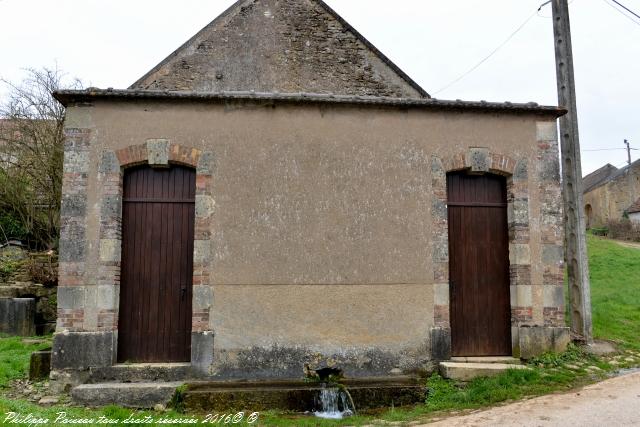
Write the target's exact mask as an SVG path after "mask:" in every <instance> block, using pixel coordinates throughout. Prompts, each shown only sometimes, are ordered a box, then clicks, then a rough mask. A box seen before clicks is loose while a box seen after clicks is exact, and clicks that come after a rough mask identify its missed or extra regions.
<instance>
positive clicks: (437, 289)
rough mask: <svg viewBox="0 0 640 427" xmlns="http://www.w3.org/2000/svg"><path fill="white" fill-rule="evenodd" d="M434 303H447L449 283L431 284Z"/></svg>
mask: <svg viewBox="0 0 640 427" xmlns="http://www.w3.org/2000/svg"><path fill="white" fill-rule="evenodd" d="M433 300H434V305H449V284H448V283H436V284H435V285H433Z"/></svg>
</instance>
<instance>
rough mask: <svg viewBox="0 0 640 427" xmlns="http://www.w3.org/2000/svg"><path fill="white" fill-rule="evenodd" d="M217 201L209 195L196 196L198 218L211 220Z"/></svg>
mask: <svg viewBox="0 0 640 427" xmlns="http://www.w3.org/2000/svg"><path fill="white" fill-rule="evenodd" d="M215 207H216V201H215V200H214V199H213V197H211V196H208V195H201V194H199V195H197V196H196V216H197V217H198V218H209V217H210V216H211V215H213V212H214V211H215Z"/></svg>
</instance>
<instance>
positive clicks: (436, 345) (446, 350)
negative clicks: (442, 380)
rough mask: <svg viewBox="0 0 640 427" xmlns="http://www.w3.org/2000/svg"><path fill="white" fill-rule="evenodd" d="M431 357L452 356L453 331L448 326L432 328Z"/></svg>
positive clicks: (437, 358) (445, 357)
mask: <svg viewBox="0 0 640 427" xmlns="http://www.w3.org/2000/svg"><path fill="white" fill-rule="evenodd" d="M431 358H432V359H433V360H449V359H450V358H451V331H450V330H449V329H447V328H431Z"/></svg>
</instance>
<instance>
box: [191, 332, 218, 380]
mask: <svg viewBox="0 0 640 427" xmlns="http://www.w3.org/2000/svg"><path fill="white" fill-rule="evenodd" d="M214 337H215V336H214V333H213V332H212V331H204V332H193V333H191V367H192V368H193V370H194V371H195V372H196V373H197V374H200V375H205V376H208V375H211V369H212V365H213V354H214V351H213V343H214Z"/></svg>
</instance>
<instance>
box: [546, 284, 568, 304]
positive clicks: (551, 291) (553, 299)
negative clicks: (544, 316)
mask: <svg viewBox="0 0 640 427" xmlns="http://www.w3.org/2000/svg"><path fill="white" fill-rule="evenodd" d="M543 288H544V290H543V295H544V306H545V307H563V306H564V287H563V286H543Z"/></svg>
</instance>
